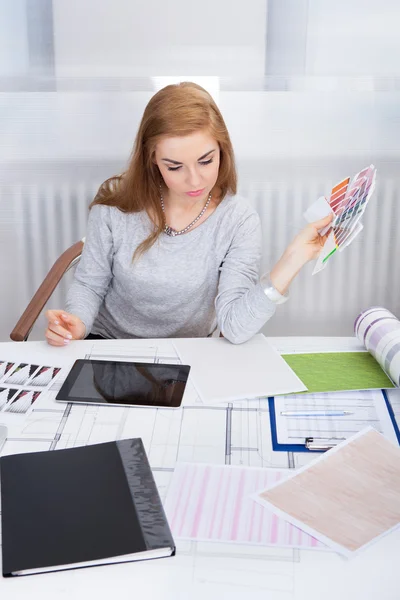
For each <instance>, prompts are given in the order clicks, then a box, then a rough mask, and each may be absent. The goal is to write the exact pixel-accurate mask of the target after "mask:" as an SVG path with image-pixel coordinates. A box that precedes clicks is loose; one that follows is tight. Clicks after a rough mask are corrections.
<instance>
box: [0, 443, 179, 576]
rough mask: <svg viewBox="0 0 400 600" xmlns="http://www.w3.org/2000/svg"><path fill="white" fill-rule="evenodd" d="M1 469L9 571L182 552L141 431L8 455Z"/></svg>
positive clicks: (17, 572)
mask: <svg viewBox="0 0 400 600" xmlns="http://www.w3.org/2000/svg"><path fill="white" fill-rule="evenodd" d="M0 468H1V500H2V551H3V576H5V577H6V576H12V575H29V574H33V573H43V572H47V571H57V570H62V569H72V568H77V567H86V566H95V565H102V564H109V563H118V562H129V561H135V560H144V559H148V558H161V557H164V556H171V555H173V554H174V553H175V544H174V541H173V538H172V535H171V532H170V529H169V526H168V522H167V519H166V517H165V513H164V509H163V507H162V504H161V500H160V497H159V495H158V491H157V488H156V484H155V482H154V479H153V475H152V472H151V469H150V466H149V463H148V460H147V457H146V453H145V450H144V447H143V443H142V440H141V439H140V438H137V439H128V440H121V441H116V442H108V443H103V444H95V445H92V446H84V447H79V448H69V449H66V450H55V451H52V452H50V451H48V452H33V453H29V454H15V455H11V456H5V457H2V458H1V459H0Z"/></svg>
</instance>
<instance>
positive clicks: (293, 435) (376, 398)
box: [274, 390, 397, 444]
mask: <svg viewBox="0 0 400 600" xmlns="http://www.w3.org/2000/svg"><path fill="white" fill-rule="evenodd" d="M274 405H275V418H276V433H277V440H278V443H280V444H304V441H305V439H306V438H307V437H313V438H319V439H321V440H323V439H324V438H325V439H331V440H332V439H337V440H342V439H347V438H349V437H351V436H352V435H354V434H355V433H357V432H358V431H361V430H362V429H364V428H365V427H366V426H370V427H373V428H374V429H376V430H377V431H379V432H380V433H382V434H383V435H384V436H385V437H386V438H387V439H388V440H390V441H392V442H393V443H394V444H396V443H397V437H396V433H395V430H394V427H393V423H392V421H391V418H390V415H389V412H388V409H387V406H386V402H385V399H384V397H383V393H382V391H381V390H367V391H359V392H358V391H357V392H335V393H324V394H299V395H296V394H293V395H290V396H279V397H277V398H275V399H274ZM287 411H290V412H293V411H294V412H299V413H301V411H317V412H318V411H321V412H322V411H347V412H350V413H351V414H349V415H342V416H322V415H321V416H307V417H300V416H284V415H282V414H281V413H282V412H287Z"/></svg>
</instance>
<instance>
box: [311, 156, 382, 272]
mask: <svg viewBox="0 0 400 600" xmlns="http://www.w3.org/2000/svg"><path fill="white" fill-rule="evenodd" d="M375 179H376V169H375V167H374V165H370V166H369V167H367V168H366V169H363V170H362V171H360V172H359V173H357V175H356V176H355V177H354V179H353V181H352V182H351V183H350V178H349V177H348V178H347V179H344V180H343V181H341V182H340V183H338V184H337V185H336V186H335V187H334V188H333V189H332V192H331V196H330V199H329V205H330V208H331V210H332V211H333V212H334V213H335V218H334V220H333V222H332V225H331V227H332V230H331V233H330V235H329V237H328V239H327V240H326V242H325V245H324V247H323V249H322V251H321V254H320V255H319V257H318V260H317V263H316V265H315V268H314V271H313V275H315V273H318V272H319V271H322V269H324V268H325V267H326V265H327V262H328V260H329V258H330V257H331V256H332V255H333V254H334V253H335V252H336V251H337V250H340V251H342V250H344V249H345V248H346V247H347V246H349V245H350V244H351V243H352V241H353V240H354V239H355V238H356V237H357V235H358V234H359V233H360V232H361V231H362V229H363V226H362V224H361V222H360V219H361V217H362V215H363V213H364V211H365V209H366V206H367V203H368V201H369V199H370V197H371V195H372V192H373V191H374V188H375Z"/></svg>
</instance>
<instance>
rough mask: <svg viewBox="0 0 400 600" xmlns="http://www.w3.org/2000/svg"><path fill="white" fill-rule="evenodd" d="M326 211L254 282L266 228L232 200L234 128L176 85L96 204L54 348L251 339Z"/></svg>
mask: <svg viewBox="0 0 400 600" xmlns="http://www.w3.org/2000/svg"><path fill="white" fill-rule="evenodd" d="M329 221H330V217H327V218H326V219H323V220H321V221H317V222H315V223H313V224H311V225H308V226H307V227H305V228H304V229H303V230H302V231H301V233H300V234H299V235H298V236H297V237H296V238H295V239H294V240H293V241H292V242H291V243H290V245H289V246H288V247H287V249H286V250H285V252H284V254H283V255H282V257H281V258H280V260H279V261H278V262H277V264H276V265H275V266H274V267H273V269H272V270H271V272H270V274H267V275H264V276H263V277H261V279H260V278H259V263H260V258H261V227H260V220H259V217H258V215H257V213H256V212H255V211H254V210H253V209H252V208H251V207H250V206H249V204H248V203H247V202H246V201H245V200H244V199H243V198H240V197H238V196H237V195H236V170H235V163H234V155H233V149H232V145H231V141H230V138H229V134H228V131H227V128H226V125H225V123H224V120H223V118H222V115H221V113H220V111H219V109H218V108H217V106H216V104H215V102H214V101H213V99H212V98H211V96H210V95H209V94H208V92H206V90H204V89H203V88H201V87H200V86H198V85H196V84H194V83H180V84H178V85H169V86H167V87H165V88H164V89H162V90H161V91H159V92H158V93H157V94H155V95H154V96H153V97H152V98H151V100H150V102H149V103H148V105H147V107H146V109H145V111H144V115H143V118H142V121H141V124H140V127H139V131H138V133H137V137H136V140H135V146H134V150H133V155H132V159H131V162H130V164H129V167H128V169H127V171H126V172H125V173H124V174H123V175H119V176H116V177H112V178H111V179H109V180H107V181H106V182H105V183H104V184H103V185H102V186H101V187H100V189H99V192H98V194H97V196H96V198H95V199H94V201H93V202H92V204H91V210H90V213H89V221H88V228H87V235H86V242H85V246H84V250H83V253H82V257H81V260H80V263H79V265H78V267H77V269H76V273H75V280H74V282H73V284H72V286H71V288H70V290H69V293H68V298H67V303H66V310H65V311H63V310H49V311H47V313H46V316H47V319H48V328H47V330H46V339H47V341H48V342H49V344H52V345H54V346H62V345H64V344H67V343H68V342H69V341H70V340H71V339H82V338H85V337H88V336H89V335H90V337H104V338H134V337H139V338H158V337H160V338H161V337H203V336H209V335H211V334H212V333H213V332H214V331H215V330H216V329H217V328H219V329H220V331H221V332H222V334H223V335H224V336H225V337H226V338H227V339H228V340H230V341H231V342H233V343H235V344H237V343H241V342H245V341H246V340H248V339H250V338H251V337H252V336H253V335H254V334H255V333H256V332H257V331H259V329H260V328H261V327H262V326H263V325H264V323H265V322H266V321H267V320H268V319H269V318H270V317H271V316H272V315H273V314H274V312H275V309H276V305H277V304H280V303H282V302H284V301H285V300H286V299H287V294H286V292H287V289H288V287H289V284H290V282H291V281H292V279H293V278H294V277H295V276H296V274H297V273H298V272H299V271H300V269H301V267H302V266H303V265H304V264H305V263H307V262H308V261H309V260H311V259H314V258H316V257H317V256H318V254H319V251H320V250H321V247H322V246H323V244H324V242H325V240H326V236H321V235H319V233H318V230H320V229H322V228H323V227H325V226H326V225H327V224H329Z"/></svg>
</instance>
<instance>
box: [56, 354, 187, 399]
mask: <svg viewBox="0 0 400 600" xmlns="http://www.w3.org/2000/svg"><path fill="white" fill-rule="evenodd" d="M189 371H190V367H189V366H188V365H167V364H156V363H137V362H120V361H108V360H77V361H76V362H75V363H74V365H73V366H72V369H71V371H70V372H69V373H68V375H67V378H66V380H65V381H64V383H63V385H62V387H61V389H60V391H59V392H58V394H57V396H56V400H58V401H60V402H79V403H81V404H102V405H103V404H109V405H111V404H112V405H114V406H157V407H160V408H178V407H179V406H180V405H181V402H182V398H183V392H184V391H185V386H186V382H187V378H188V375H189Z"/></svg>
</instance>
